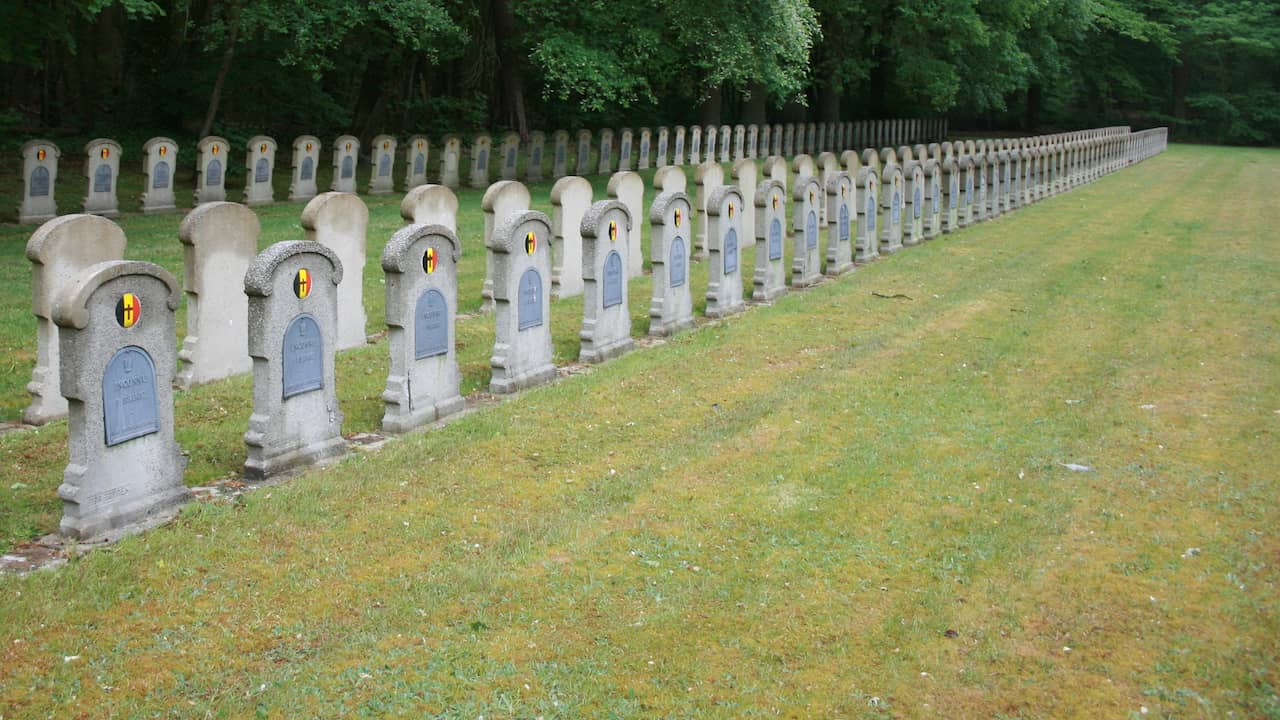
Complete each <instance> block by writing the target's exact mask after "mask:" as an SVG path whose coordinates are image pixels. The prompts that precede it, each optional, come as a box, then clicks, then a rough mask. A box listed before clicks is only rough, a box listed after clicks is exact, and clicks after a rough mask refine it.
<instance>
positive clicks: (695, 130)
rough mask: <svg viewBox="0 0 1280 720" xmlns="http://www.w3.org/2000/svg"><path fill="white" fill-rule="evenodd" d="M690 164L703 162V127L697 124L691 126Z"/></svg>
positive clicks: (695, 164)
mask: <svg viewBox="0 0 1280 720" xmlns="http://www.w3.org/2000/svg"><path fill="white" fill-rule="evenodd" d="M689 164H690V165H694V166H697V165H701V164H702V128H700V127H698V126H696V125H695V126H694V127H691V128H689Z"/></svg>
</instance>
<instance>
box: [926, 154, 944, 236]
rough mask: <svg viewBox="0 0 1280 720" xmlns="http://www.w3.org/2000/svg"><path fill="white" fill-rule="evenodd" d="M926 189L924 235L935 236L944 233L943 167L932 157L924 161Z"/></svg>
mask: <svg viewBox="0 0 1280 720" xmlns="http://www.w3.org/2000/svg"><path fill="white" fill-rule="evenodd" d="M924 176H925V187H926V188H927V190H926V196H927V197H926V209H925V216H924V237H925V239H926V240H928V239H931V238H935V237H937V236H938V235H940V234H941V233H942V215H943V207H942V168H941V167H940V166H939V165H938V161H937V160H934V159H932V158H930V159H928V160H926V161H925V162H924Z"/></svg>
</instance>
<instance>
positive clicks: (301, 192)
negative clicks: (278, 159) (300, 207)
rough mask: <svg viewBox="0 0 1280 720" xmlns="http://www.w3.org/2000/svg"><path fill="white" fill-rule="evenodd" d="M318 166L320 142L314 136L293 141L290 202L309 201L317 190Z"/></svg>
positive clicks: (300, 137) (301, 136)
mask: <svg viewBox="0 0 1280 720" xmlns="http://www.w3.org/2000/svg"><path fill="white" fill-rule="evenodd" d="M319 166H320V140H319V139H317V138H316V136H315V135H299V136H298V137H296V138H294V139H293V154H292V160H291V162H290V167H291V168H292V169H293V171H292V178H291V180H290V182H289V199H290V200H294V201H297V200H310V199H311V198H313V197H315V196H316V193H317V192H319V189H318V187H317V185H316V168H318V167H319Z"/></svg>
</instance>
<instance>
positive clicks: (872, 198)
mask: <svg viewBox="0 0 1280 720" xmlns="http://www.w3.org/2000/svg"><path fill="white" fill-rule="evenodd" d="M854 184H855V185H857V188H858V198H859V201H858V204H857V209H858V234H857V236H855V237H854V241H853V243H854V245H853V259H854V261H855V262H860V263H867V262H871V261H872V260H875V259H876V258H878V257H880V228H879V222H878V221H879V216H880V173H879V172H877V171H876V168H875V167H874V166H871V165H863V166H862V169H861V170H859V171H858V174H857V175H855V176H854Z"/></svg>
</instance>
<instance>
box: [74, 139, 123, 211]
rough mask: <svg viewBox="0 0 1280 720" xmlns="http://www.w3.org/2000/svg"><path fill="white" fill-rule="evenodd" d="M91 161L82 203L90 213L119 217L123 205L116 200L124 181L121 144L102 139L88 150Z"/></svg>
mask: <svg viewBox="0 0 1280 720" xmlns="http://www.w3.org/2000/svg"><path fill="white" fill-rule="evenodd" d="M84 152H85V156H86V158H87V161H86V162H85V166H84V174H85V178H86V179H87V180H88V181H89V187H88V191H87V192H86V193H85V196H84V200H83V201H82V202H81V203H80V205H81V207H83V208H84V211H85V212H86V213H89V214H91V215H101V216H103V217H109V218H113V217H118V216H119V215H120V202H119V200H118V198H117V197H116V183H117V181H118V180H119V179H120V143H117V142H116V141H115V140H107V139H105V138H98V139H96V140H90V141H89V142H87V143H85V146H84Z"/></svg>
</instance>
